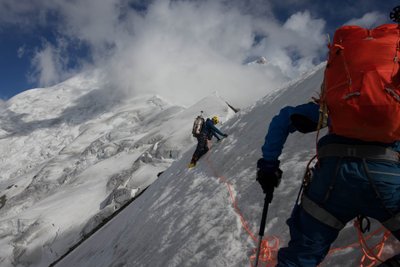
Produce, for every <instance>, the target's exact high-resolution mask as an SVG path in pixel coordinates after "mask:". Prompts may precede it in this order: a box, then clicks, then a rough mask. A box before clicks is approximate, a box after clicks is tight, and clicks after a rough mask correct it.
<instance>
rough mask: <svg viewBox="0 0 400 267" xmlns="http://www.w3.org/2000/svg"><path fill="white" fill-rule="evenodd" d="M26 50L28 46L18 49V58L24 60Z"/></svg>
mask: <svg viewBox="0 0 400 267" xmlns="http://www.w3.org/2000/svg"><path fill="white" fill-rule="evenodd" d="M25 49H26V46H25V45H23V46H20V47H19V48H18V50H17V56H18V58H22V57H23V56H24V55H25Z"/></svg>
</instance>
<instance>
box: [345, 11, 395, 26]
mask: <svg viewBox="0 0 400 267" xmlns="http://www.w3.org/2000/svg"><path fill="white" fill-rule="evenodd" d="M386 20H387V18H386V16H385V15H384V14H382V13H380V12H370V13H366V14H365V15H364V16H362V17H361V18H356V19H351V20H349V21H347V22H346V23H345V24H344V25H358V26H361V27H365V28H373V27H376V26H378V25H380V24H382V22H385V21H386Z"/></svg>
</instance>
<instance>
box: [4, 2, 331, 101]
mask: <svg viewBox="0 0 400 267" xmlns="http://www.w3.org/2000/svg"><path fill="white" fill-rule="evenodd" d="M3 1H6V2H9V1H11V0H3ZM33 2H34V3H35V4H36V5H35V6H33V5H32V6H31V7H29V6H26V5H24V6H23V7H20V10H19V11H18V12H15V13H18V14H21V13H23V12H25V13H26V12H30V11H31V10H36V11H37V10H42V13H41V14H42V15H41V19H38V20H39V21H40V20H43V18H46V16H47V14H50V13H51V14H58V15H59V17H58V20H59V22H60V23H59V24H58V25H57V27H58V28H57V30H58V35H59V36H64V37H65V38H64V40H66V41H67V43H65V42H64V44H60V43H59V42H57V43H53V44H47V45H46V46H45V47H44V48H43V49H42V50H40V51H39V52H38V53H37V54H36V55H35V56H34V58H33V65H34V66H35V69H36V72H35V73H36V74H37V80H38V82H39V83H40V84H41V85H47V84H52V83H54V82H58V81H59V80H60V79H62V78H63V77H67V76H68V74H71V70H69V69H68V68H67V67H66V64H65V62H64V61H63V59H64V58H68V54H67V52H66V51H68V49H67V48H65V47H68V46H71V45H73V42H77V41H78V42H83V43H85V44H87V45H88V46H89V48H90V52H91V53H92V54H91V58H93V60H94V65H95V67H99V68H103V69H104V70H105V72H106V73H107V74H108V77H107V80H108V81H109V82H110V83H113V84H114V86H111V88H120V89H122V90H124V91H125V92H127V93H129V94H137V93H143V92H148V93H157V94H160V95H162V96H166V97H168V98H170V99H171V100H172V101H174V100H175V101H176V102H178V103H180V104H187V105H189V104H192V103H193V102H194V101H195V100H196V99H198V98H200V97H204V96H206V95H207V94H211V93H212V92H214V91H219V93H220V95H221V96H222V97H225V98H227V99H228V100H229V101H231V102H233V104H236V105H239V106H243V105H248V104H250V103H252V102H253V101H255V100H257V99H258V98H260V97H262V96H263V95H265V93H266V92H267V91H268V90H270V89H272V88H275V87H277V86H280V85H281V84H282V83H283V82H286V81H287V80H288V79H290V78H294V77H296V76H297V75H299V73H300V72H302V71H304V70H307V69H309V68H311V67H313V66H314V64H315V63H318V62H316V61H318V60H317V59H318V58H319V56H320V54H321V51H322V50H323V49H324V48H325V46H324V37H323V34H322V32H323V29H324V25H325V22H324V21H323V20H321V19H315V18H312V17H311V15H310V14H309V13H308V12H307V11H304V12H299V13H296V14H294V15H293V16H292V17H291V18H289V19H288V21H287V22H286V23H284V24H280V23H278V22H277V20H276V19H275V18H274V17H273V15H272V12H271V7H270V5H269V4H268V3H265V1H261V0H251V1H249V2H248V5H247V6H246V5H245V4H243V1H239V0H237V1H236V0H235V1H226V0H204V1H170V0H155V1H153V2H152V4H150V5H149V6H148V9H147V10H146V11H145V12H136V11H134V10H133V9H131V8H130V7H129V0H122V1H120V0H107V1H98V0H80V1H77V0H76V1H61V0H55V1H53V0H33ZM17 6H18V5H17ZM14 10H18V8H17V7H16V8H14ZM46 10H47V11H48V12H49V13H46ZM50 11H51V12H50ZM0 14H1V13H0ZM262 14H269V15H268V16H262ZM44 20H45V19H44ZM256 35H257V36H264V38H263V39H262V40H261V41H260V42H259V43H257V44H256V45H255V44H254V37H255V36H256ZM71 42H72V43H71ZM62 45H64V48H63V47H62ZM255 56H265V57H266V58H267V60H268V62H269V64H268V65H266V66H243V62H245V61H246V60H247V59H248V58H249V57H255Z"/></svg>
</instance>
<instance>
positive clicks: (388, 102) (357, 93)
mask: <svg viewBox="0 0 400 267" xmlns="http://www.w3.org/2000/svg"><path fill="white" fill-rule="evenodd" d="M328 47H329V58H328V63H327V66H326V70H325V81H324V83H325V84H324V88H323V91H322V99H321V100H322V103H323V104H324V105H326V107H327V109H328V112H329V118H330V131H331V132H332V133H335V134H338V135H342V136H346V137H349V138H356V139H361V140H364V141H378V142H384V143H391V142H393V141H396V140H400V72H399V60H400V58H399V57H400V51H399V50H400V29H399V26H398V25H397V24H384V25H382V26H379V27H377V28H374V29H371V30H369V29H364V28H361V27H359V26H343V27H341V28H339V29H338V30H336V32H335V35H334V39H333V43H332V44H329V46H328Z"/></svg>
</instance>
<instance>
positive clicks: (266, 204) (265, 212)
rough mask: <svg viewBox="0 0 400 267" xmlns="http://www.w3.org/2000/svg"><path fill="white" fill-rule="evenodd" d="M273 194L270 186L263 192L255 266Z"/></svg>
mask: <svg viewBox="0 0 400 267" xmlns="http://www.w3.org/2000/svg"><path fill="white" fill-rule="evenodd" d="M273 195H274V188H273V187H271V188H269V189H268V191H267V192H266V193H265V199H264V208H263V212H262V217H261V224H260V231H259V233H258V235H259V239H258V247H257V254H256V262H255V265H254V266H255V267H257V266H258V258H259V257H260V251H261V243H262V239H263V236H264V231H265V223H266V221H267V215H268V207H269V203H271V202H272V197H273Z"/></svg>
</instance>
